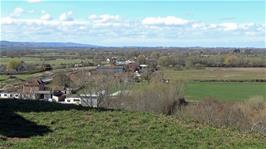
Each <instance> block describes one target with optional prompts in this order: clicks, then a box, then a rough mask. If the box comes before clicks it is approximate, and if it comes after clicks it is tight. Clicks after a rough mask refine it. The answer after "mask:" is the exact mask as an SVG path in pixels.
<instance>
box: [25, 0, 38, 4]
mask: <svg viewBox="0 0 266 149" xmlns="http://www.w3.org/2000/svg"><path fill="white" fill-rule="evenodd" d="M27 1H28V2H29V3H39V2H41V0H27Z"/></svg>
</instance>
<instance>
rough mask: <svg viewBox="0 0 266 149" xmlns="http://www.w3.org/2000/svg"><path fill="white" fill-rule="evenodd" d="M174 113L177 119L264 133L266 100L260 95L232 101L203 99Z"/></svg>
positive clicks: (265, 128) (265, 130)
mask: <svg viewBox="0 0 266 149" xmlns="http://www.w3.org/2000/svg"><path fill="white" fill-rule="evenodd" d="M176 115H177V117H178V118H179V119H184V120H196V121H198V122H200V123H205V124H208V125H213V126H216V127H229V128H235V129H239V130H241V131H245V132H257V133H261V134H264V135H266V102H265V101H264V100H263V98H261V97H253V98H251V99H250V100H249V101H246V102H234V103H228V102H220V101H216V100H213V99H205V100H203V101H201V102H198V103H193V104H190V105H189V106H186V107H184V108H182V110H181V111H179V112H178V113H177V114H176Z"/></svg>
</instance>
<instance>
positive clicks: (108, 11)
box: [0, 0, 266, 48]
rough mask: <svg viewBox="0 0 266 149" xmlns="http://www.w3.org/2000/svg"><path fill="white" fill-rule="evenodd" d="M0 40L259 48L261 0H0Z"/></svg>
mask: <svg viewBox="0 0 266 149" xmlns="http://www.w3.org/2000/svg"><path fill="white" fill-rule="evenodd" d="M0 1H1V21H0V23H1V30H0V32H1V40H9V41H27V42H77V43H86V44H94V45H101V46H167V47H169V46H177V47H194V46H202V47H260V48H261V47H264V48H265V43H266V39H265V38H266V37H265V27H266V23H265V1H264V0H258V1H248V0H242V1H240V0H235V1H228V0H223V1H221V0H220V1H218V0H212V1H210V0H205V1H202V0H193V1H192V0H188V1H180V0H179V1H151V0H147V1H140V0H136V1H132V0H124V1H112V0H109V1H102V0H100V1H91V0H78V1H73V0H56V1H55V0H0Z"/></svg>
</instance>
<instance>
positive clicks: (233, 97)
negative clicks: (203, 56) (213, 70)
mask: <svg viewBox="0 0 266 149" xmlns="http://www.w3.org/2000/svg"><path fill="white" fill-rule="evenodd" d="M185 96H186V97H187V98H188V99H190V100H200V99H204V98H208V97H209V98H214V99H218V100H223V101H244V100H248V99H250V98H252V97H256V96H260V97H263V98H264V99H265V100H266V83H257V82H188V83H187V84H186V86H185Z"/></svg>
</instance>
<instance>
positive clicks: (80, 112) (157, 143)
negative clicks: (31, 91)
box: [0, 101, 266, 149]
mask: <svg viewBox="0 0 266 149" xmlns="http://www.w3.org/2000/svg"><path fill="white" fill-rule="evenodd" d="M0 107H1V115H0V126H1V127H0V136H1V137H0V148H16V149H20V148H21V149H22V148H265V146H266V144H265V142H266V140H265V139H266V138H265V137H263V136H260V135H257V134H252V133H241V132H239V131H237V130H230V129H223V128H214V127H211V126H207V125H201V124H198V123H196V122H192V121H191V122H184V121H179V120H177V119H175V118H174V117H170V116H164V115H154V114H151V113H142V112H127V111H112V110H101V109H98V110H97V109H89V108H82V107H77V106H68V105H61V104H56V103H46V102H39V101H18V102H13V101H0ZM15 111H16V112H15ZM10 116H13V117H16V121H14V120H11V119H10V120H9V118H10ZM16 125H19V126H17V127H16ZM21 126H23V129H22V127H21ZM11 136H15V137H11ZM4 140H5V141H4Z"/></svg>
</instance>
